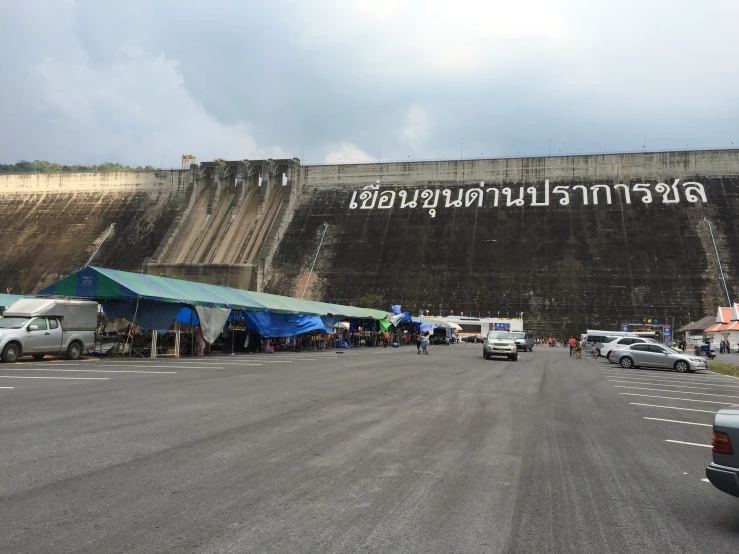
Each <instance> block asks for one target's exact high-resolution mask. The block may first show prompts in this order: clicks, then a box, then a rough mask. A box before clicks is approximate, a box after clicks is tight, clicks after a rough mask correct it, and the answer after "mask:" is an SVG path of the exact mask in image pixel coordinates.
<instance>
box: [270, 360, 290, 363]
mask: <svg viewBox="0 0 739 554" xmlns="http://www.w3.org/2000/svg"><path fill="white" fill-rule="evenodd" d="M264 363H265V364H291V363H293V361H292V360H264Z"/></svg>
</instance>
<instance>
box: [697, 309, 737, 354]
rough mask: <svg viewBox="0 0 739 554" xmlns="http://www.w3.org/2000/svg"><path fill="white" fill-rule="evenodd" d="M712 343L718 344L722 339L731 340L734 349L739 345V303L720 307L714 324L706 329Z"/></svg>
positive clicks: (730, 343) (730, 344) (731, 346)
mask: <svg viewBox="0 0 739 554" xmlns="http://www.w3.org/2000/svg"><path fill="white" fill-rule="evenodd" d="M705 335H706V336H707V338H709V339H710V340H711V343H713V344H714V345H717V344H718V343H719V342H721V341H722V340H725V341H729V346H730V348H731V349H732V350H734V349H735V348H737V347H738V346H739V304H734V305H733V306H731V307H728V308H727V307H723V306H722V307H719V309H718V312H717V313H716V319H715V321H714V324H713V325H711V326H710V327H708V328H707V329H706V330H705Z"/></svg>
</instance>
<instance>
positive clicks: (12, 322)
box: [0, 317, 28, 329]
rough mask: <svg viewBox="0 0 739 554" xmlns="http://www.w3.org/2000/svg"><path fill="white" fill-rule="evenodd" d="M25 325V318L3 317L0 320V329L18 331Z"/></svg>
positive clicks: (26, 320)
mask: <svg viewBox="0 0 739 554" xmlns="http://www.w3.org/2000/svg"><path fill="white" fill-rule="evenodd" d="M26 323H28V318H27V317H3V318H0V329H20V328H21V327H23V326H24V325H25V324H26Z"/></svg>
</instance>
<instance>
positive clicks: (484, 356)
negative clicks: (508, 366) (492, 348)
mask: <svg viewBox="0 0 739 554" xmlns="http://www.w3.org/2000/svg"><path fill="white" fill-rule="evenodd" d="M482 359H483V360H489V359H490V356H489V355H488V353H487V352H485V351H484V350H483V351H482Z"/></svg>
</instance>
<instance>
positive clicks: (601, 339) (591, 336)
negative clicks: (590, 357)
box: [580, 329, 638, 356]
mask: <svg viewBox="0 0 739 554" xmlns="http://www.w3.org/2000/svg"><path fill="white" fill-rule="evenodd" d="M636 336H638V335H636V334H634V333H625V332H624V331H600V330H597V329H588V332H587V333H584V334H582V335H580V341H582V339H583V338H584V339H585V342H586V344H585V349H584V352H590V349H591V348H592V346H593V343H595V349H596V351H598V355H599V356H600V351H599V349H600V347H601V346H602V345H603V344H604V343H608V342H612V341H614V340H616V339H617V338H619V337H636Z"/></svg>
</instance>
